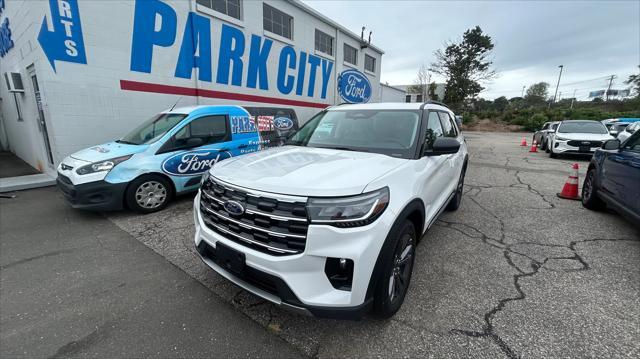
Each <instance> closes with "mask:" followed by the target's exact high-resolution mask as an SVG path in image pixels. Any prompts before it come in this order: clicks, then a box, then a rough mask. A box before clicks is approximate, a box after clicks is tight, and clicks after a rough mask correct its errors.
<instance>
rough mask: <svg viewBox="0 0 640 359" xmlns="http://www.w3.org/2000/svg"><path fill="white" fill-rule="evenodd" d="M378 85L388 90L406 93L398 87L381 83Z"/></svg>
mask: <svg viewBox="0 0 640 359" xmlns="http://www.w3.org/2000/svg"><path fill="white" fill-rule="evenodd" d="M380 85H381V86H385V87H388V88H392V89H394V90H398V91H402V92H406V90H403V89H401V88H399V87H395V86H393V85H387V84H385V83H382V82H381V83H380Z"/></svg>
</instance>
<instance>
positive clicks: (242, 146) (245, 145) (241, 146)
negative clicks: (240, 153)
mask: <svg viewBox="0 0 640 359" xmlns="http://www.w3.org/2000/svg"><path fill="white" fill-rule="evenodd" d="M247 147H249V145H247V144H246V143H245V144H242V145H240V146H238V148H247Z"/></svg>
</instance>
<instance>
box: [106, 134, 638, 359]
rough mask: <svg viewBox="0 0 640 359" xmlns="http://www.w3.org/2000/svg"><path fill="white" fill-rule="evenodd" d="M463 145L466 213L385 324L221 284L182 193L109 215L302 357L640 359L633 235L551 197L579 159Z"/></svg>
mask: <svg viewBox="0 0 640 359" xmlns="http://www.w3.org/2000/svg"><path fill="white" fill-rule="evenodd" d="M465 135H466V137H467V140H468V144H469V147H470V165H469V168H468V171H467V177H466V182H465V189H464V191H465V196H464V197H463V200H462V205H461V207H460V209H459V210H458V211H456V212H447V213H444V214H443V215H442V216H441V217H440V219H439V220H438V221H437V222H436V223H435V225H434V226H433V227H432V228H431V229H430V230H429V231H428V232H427V233H426V234H425V236H424V238H423V240H422V241H421V243H420V245H419V246H418V248H417V257H416V262H415V268H414V274H413V278H412V283H411V287H410V288H409V293H408V295H407V297H406V300H405V303H404V305H403V307H402V309H401V310H400V311H399V312H398V313H397V315H396V316H395V317H393V318H391V319H390V320H386V321H381V320H375V319H371V318H365V319H363V320H361V321H336V320H324V319H316V318H309V317H303V316H299V315H296V314H293V313H289V312H286V311H284V310H281V309H279V308H278V307H276V306H274V305H272V304H270V303H268V302H265V301H264V300H261V299H260V298H257V297H255V296H253V295H251V294H249V293H247V292H245V291H243V290H241V289H239V288H238V287H236V286H235V285H233V284H231V283H229V282H228V281H226V280H225V279H223V278H222V277H220V276H219V275H217V274H216V273H215V272H213V271H212V270H210V269H209V268H208V267H206V266H205V265H204V264H203V263H202V262H201V261H200V259H199V258H198V257H197V254H196V252H195V249H194V245H193V235H194V228H193V223H192V222H193V217H192V201H193V197H192V196H187V197H184V198H181V199H179V200H178V201H176V202H175V203H173V204H172V205H171V206H170V207H169V208H168V209H166V210H165V211H162V212H160V213H156V214H151V215H137V214H134V213H130V212H122V213H112V214H108V219H109V220H110V221H112V222H113V223H115V224H116V225H117V226H118V227H119V228H121V229H122V230H124V231H125V232H127V233H129V234H131V235H132V236H134V237H135V238H137V239H138V240H139V241H140V242H142V243H144V244H145V245H146V246H148V247H150V248H151V249H153V250H154V251H155V252H157V253H159V254H160V255H161V256H163V257H164V258H166V259H167V260H168V261H170V262H171V263H173V264H174V265H176V266H177V267H179V268H180V269H182V270H183V271H184V272H186V273H187V274H188V275H190V276H191V277H193V278H195V279H196V280H197V281H199V282H201V283H202V284H203V285H204V286H206V287H207V288H208V289H209V290H210V291H211V292H213V293H215V294H216V295H217V296H219V297H220V298H222V299H223V300H224V301H226V302H228V303H230V304H231V305H232V306H233V307H234V308H235V310H237V311H238V312H241V313H243V314H244V315H246V316H247V317H249V318H251V319H252V320H253V321H255V322H257V323H258V324H260V325H261V326H264V327H265V328H267V330H268V331H269V332H270V333H272V334H273V335H275V336H278V337H279V338H281V339H284V340H285V341H286V342H288V343H289V344H291V345H293V346H294V347H296V348H297V349H299V350H300V351H301V352H302V353H304V354H306V355H308V356H312V357H321V358H325V357H353V356H356V357H400V356H403V357H406V356H409V357H417V356H420V357H465V358H467V357H478V358H480V357H482V358H500V357H507V358H517V357H575V358H582V357H606V358H627V357H628V358H637V357H639V356H640V265H639V264H640V232H639V230H638V227H637V226H636V227H634V226H633V225H632V224H631V223H629V222H627V221H625V220H624V219H622V218H621V217H619V216H618V215H617V214H615V213H610V212H593V211H589V210H586V209H584V208H583V207H582V205H581V204H580V202H578V201H568V200H563V199H560V198H558V197H557V196H556V193H557V192H558V191H559V190H560V189H561V188H562V186H563V184H564V182H565V181H566V179H567V176H568V174H569V170H570V167H569V166H570V164H571V163H573V162H578V163H579V164H580V166H581V169H580V177H581V178H580V180H582V175H584V170H585V167H586V165H587V163H588V159H587V158H561V159H550V158H549V157H548V155H547V154H545V153H544V152H539V153H529V152H528V147H527V148H525V147H520V146H519V143H520V139H521V138H522V134H517V133H516V134H508V133H505V134H495V133H477V132H476V133H472V132H468V133H465ZM526 137H527V140H530V135H526ZM150 329H152V328H150Z"/></svg>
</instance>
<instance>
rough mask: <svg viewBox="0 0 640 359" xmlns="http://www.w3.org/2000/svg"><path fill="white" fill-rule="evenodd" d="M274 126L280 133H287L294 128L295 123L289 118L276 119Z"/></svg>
mask: <svg viewBox="0 0 640 359" xmlns="http://www.w3.org/2000/svg"><path fill="white" fill-rule="evenodd" d="M273 126H274V127H275V128H277V129H278V130H280V131H287V130H290V129H291V127H293V121H292V120H291V119H290V118H288V117H276V118H275V119H274V120H273Z"/></svg>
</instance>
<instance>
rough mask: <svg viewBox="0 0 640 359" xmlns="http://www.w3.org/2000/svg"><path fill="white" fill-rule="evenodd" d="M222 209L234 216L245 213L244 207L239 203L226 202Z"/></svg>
mask: <svg viewBox="0 0 640 359" xmlns="http://www.w3.org/2000/svg"><path fill="white" fill-rule="evenodd" d="M222 207H223V208H224V210H225V211H227V213H229V214H230V215H232V216H239V215H241V214H243V213H244V206H243V205H242V203H240V202H238V201H231V200H229V201H226V202H224V204H223V205H222Z"/></svg>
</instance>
